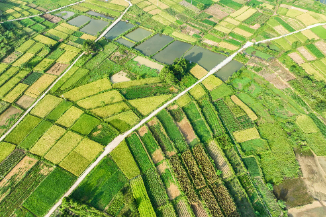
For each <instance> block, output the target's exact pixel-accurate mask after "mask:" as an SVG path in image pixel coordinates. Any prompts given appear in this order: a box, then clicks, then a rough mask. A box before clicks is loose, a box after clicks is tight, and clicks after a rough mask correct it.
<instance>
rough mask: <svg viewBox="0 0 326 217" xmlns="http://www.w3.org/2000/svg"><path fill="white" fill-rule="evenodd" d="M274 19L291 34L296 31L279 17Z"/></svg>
mask: <svg viewBox="0 0 326 217" xmlns="http://www.w3.org/2000/svg"><path fill="white" fill-rule="evenodd" d="M274 19H275V20H276V21H277V22H279V23H280V24H281V25H282V26H283V27H284V28H285V29H286V30H288V31H289V32H294V31H295V29H293V27H292V26H290V25H289V24H288V23H287V22H285V21H284V20H282V19H281V18H279V17H274Z"/></svg>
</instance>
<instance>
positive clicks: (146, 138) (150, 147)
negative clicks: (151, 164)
mask: <svg viewBox="0 0 326 217" xmlns="http://www.w3.org/2000/svg"><path fill="white" fill-rule="evenodd" d="M145 129H146V131H147V132H146V133H144V134H143V135H142V136H140V137H141V140H142V141H143V143H144V145H145V147H146V149H147V151H148V153H149V154H150V155H151V156H152V155H153V153H154V152H155V151H156V150H157V149H159V148H160V147H159V146H158V144H157V142H156V140H155V139H154V137H153V135H152V133H151V132H150V131H149V130H148V128H147V127H146V126H144V128H141V130H145ZM139 134H141V133H140V132H139Z"/></svg>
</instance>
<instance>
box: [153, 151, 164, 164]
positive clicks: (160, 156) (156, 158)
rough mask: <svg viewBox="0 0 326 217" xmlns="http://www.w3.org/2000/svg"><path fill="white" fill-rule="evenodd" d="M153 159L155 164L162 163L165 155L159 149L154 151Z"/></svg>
mask: <svg viewBox="0 0 326 217" xmlns="http://www.w3.org/2000/svg"><path fill="white" fill-rule="evenodd" d="M152 159H153V162H154V164H157V163H159V162H161V161H162V160H164V155H163V153H162V151H161V149H157V150H156V151H154V153H153V154H152Z"/></svg>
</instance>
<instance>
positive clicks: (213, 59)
mask: <svg viewBox="0 0 326 217" xmlns="http://www.w3.org/2000/svg"><path fill="white" fill-rule="evenodd" d="M185 59H187V60H189V61H192V62H195V63H198V64H199V65H201V66H202V67H203V68H205V69H206V70H207V71H210V70H212V69H213V68H214V67H215V66H216V65H217V64H219V63H220V62H222V61H223V60H225V59H226V56H224V55H222V54H217V53H214V52H212V51H209V50H207V49H204V48H202V47H198V46H195V47H193V48H192V49H191V50H189V51H188V52H187V53H186V54H185ZM242 66H243V65H242V64H241V63H239V62H237V61H235V60H232V61H231V62H230V63H229V64H227V65H226V66H224V67H223V68H222V69H220V70H219V71H218V72H216V73H215V75H216V76H217V77H219V78H221V79H222V80H224V81H226V80H227V79H228V78H229V76H230V75H232V74H233V73H234V72H236V71H238V70H239V69H240V68H241V67H242Z"/></svg>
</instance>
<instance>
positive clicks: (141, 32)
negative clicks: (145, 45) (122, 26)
mask: <svg viewBox="0 0 326 217" xmlns="http://www.w3.org/2000/svg"><path fill="white" fill-rule="evenodd" d="M151 34H152V32H150V31H147V30H145V29H142V28H138V29H136V30H134V31H132V32H130V33H129V34H127V35H125V37H126V38H128V39H130V40H132V41H135V42H140V41H142V40H143V39H145V38H147V37H148V36H150V35H151Z"/></svg>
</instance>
